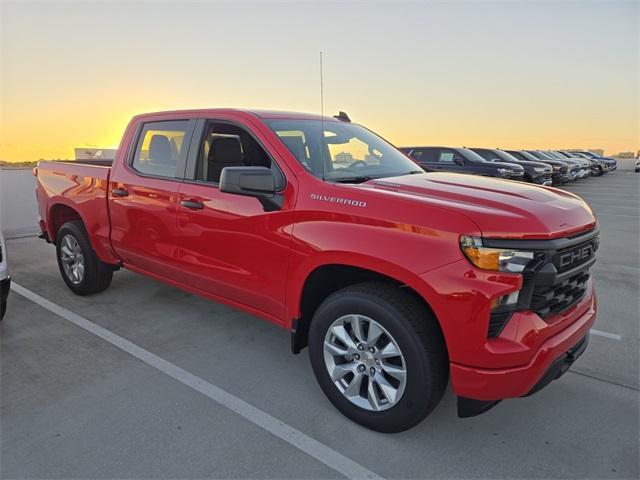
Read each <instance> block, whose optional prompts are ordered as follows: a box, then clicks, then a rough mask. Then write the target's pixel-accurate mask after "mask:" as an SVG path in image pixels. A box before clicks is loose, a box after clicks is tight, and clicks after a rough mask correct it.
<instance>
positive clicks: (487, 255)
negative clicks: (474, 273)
mask: <svg viewBox="0 0 640 480" xmlns="http://www.w3.org/2000/svg"><path fill="white" fill-rule="evenodd" d="M460 247H461V248H462V252H463V253H464V254H465V256H466V257H467V258H468V259H469V261H470V262H471V263H472V264H474V265H475V266H476V267H478V268H482V269H483V270H495V271H500V272H510V273H520V272H522V271H523V270H524V268H525V267H526V266H527V264H528V263H529V262H530V261H531V260H533V252H526V251H522V250H511V249H506V248H487V247H483V246H482V238H479V237H469V236H467V235H462V236H461V237H460Z"/></svg>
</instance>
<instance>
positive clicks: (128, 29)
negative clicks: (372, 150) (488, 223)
mask: <svg viewBox="0 0 640 480" xmlns="http://www.w3.org/2000/svg"><path fill="white" fill-rule="evenodd" d="M0 5H1V6H0V9H1V10H0V27H1V44H0V53H1V65H0V69H1V72H0V75H1V77H0V79H1V84H0V94H1V107H2V109H1V118H0V160H8V161H23V160H37V159H40V158H73V147H74V146H96V147H112V146H116V145H117V144H118V142H119V140H120V136H121V134H122V132H123V130H124V128H125V126H126V123H127V122H128V120H129V118H130V117H131V116H132V115H134V114H136V113H142V112H146V111H157V110H167V109H180V108H206V107H255V108H274V109H279V110H300V111H310V112H318V111H319V108H320V94H319V65H318V52H319V51H321V50H322V51H323V52H324V59H325V68H324V86H325V92H324V93H325V112H326V113H329V114H334V113H337V111H338V110H344V111H346V112H348V113H349V115H350V116H351V118H352V119H353V120H354V121H356V122H358V123H362V124H365V125H367V126H368V127H369V128H371V129H373V130H375V131H377V132H378V133H380V134H381V135H383V136H384V137H386V138H387V139H389V140H390V141H391V142H393V143H395V144H396V145H408V144H425V145H426V144H439V145H453V146H458V145H467V146H478V147H481V146H486V147H505V148H506V147H512V148H525V147H526V148H538V147H539V148H553V147H555V148H561V147H565V148H571V147H586V148H604V149H605V151H606V152H607V153H617V152H620V151H636V150H638V148H640V145H639V139H638V137H639V135H640V134H639V131H640V124H639V110H640V94H639V89H640V78H639V75H640V74H639V71H640V65H639V62H640V60H639V43H640V39H639V28H640V27H639V5H640V2H637V1H629V2H623V1H603V2H589V1H585V2H577V1H571V2H551V1H549V2H547V1H537V2H485V1H477V2H472V1H459V2H413V3H399V2H391V1H388V2H376V3H373V2H337V3H328V2H317V3H309V2H295V3H294V2H292V1H291V2H277V3H275V2H260V3H248V2H234V3H226V2H193V3H191V2H189V3H187V2H164V3H158V2H150V1H146V2H138V3H134V2H122V1H114V2H110V3H98V2H84V1H74V2H66V3H63V2H55V1H49V2H43V3H37V2H32V1H22V2H7V1H2V3H1V4H0Z"/></svg>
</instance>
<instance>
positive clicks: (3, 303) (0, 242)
mask: <svg viewBox="0 0 640 480" xmlns="http://www.w3.org/2000/svg"><path fill="white" fill-rule="evenodd" d="M10 286H11V278H10V277H9V265H8V264H7V245H6V244H5V243H4V237H3V236H2V232H0V320H2V319H3V318H4V313H5V312H6V311H7V297H8V296H9V287H10Z"/></svg>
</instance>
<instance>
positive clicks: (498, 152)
mask: <svg viewBox="0 0 640 480" xmlns="http://www.w3.org/2000/svg"><path fill="white" fill-rule="evenodd" d="M494 152H495V153H496V155H499V156H500V158H501V159H502V160H504V161H505V162H516V163H518V162H519V161H520V160H518V159H517V158H516V157H514V156H513V155H511V154H510V153H507V152H505V151H504V150H494Z"/></svg>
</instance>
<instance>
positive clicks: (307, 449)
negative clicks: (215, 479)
mask: <svg viewBox="0 0 640 480" xmlns="http://www.w3.org/2000/svg"><path fill="white" fill-rule="evenodd" d="M11 289H12V290H14V291H15V292H16V293H18V294H20V295H22V296H23V297H25V298H27V299H29V300H31V301H32V302H34V303H37V304H38V305H40V306H41V307H43V308H45V309H47V310H49V311H50V312H51V313H54V314H56V315H57V316H59V317H61V318H64V319H65V320H67V321H69V322H71V323H73V324H74V325H76V326H78V327H80V328H82V329H84V330H86V331H88V332H89V333H92V334H94V335H96V336H97V337H100V338H102V339H103V340H104V341H106V342H109V343H110V344H112V345H114V346H115V347H118V348H119V349H120V350H123V351H125V352H127V353H128V354H130V355H133V356H134V357H136V358H137V359H138V360H142V361H143V362H144V363H146V364H147V365H150V366H152V367H153V368H156V369H157V370H160V371H161V372H163V373H165V374H167V375H169V376H170V377H172V378H173V379H175V380H177V381H179V382H180V383H182V384H184V385H186V386H188V387H190V388H192V389H194V390H196V391H198V392H200V393H202V394H203V395H206V396H207V397H209V398H210V399H211V400H214V401H215V402H217V403H219V404H220V405H222V406H224V407H226V408H228V409H229V410H231V411H232V412H235V413H237V414H238V415H240V416H241V417H244V418H245V419H247V420H249V421H250V422H252V423H254V424H255V425H257V426H259V427H261V428H263V429H264V430H266V431H267V432H269V433H271V434H273V435H275V436H276V437H278V438H280V439H282V440H284V441H285V442H287V443H288V444H290V445H291V446H293V447H295V448H297V449H299V450H301V451H303V452H304V453H306V454H307V455H309V456H311V457H313V458H315V459H316V460H318V461H320V462H322V463H324V464H325V465H326V466H328V467H329V468H331V469H333V470H335V471H336V472H338V473H339V474H341V475H344V476H345V477H347V478H354V479H356V478H371V479H379V480H383V478H382V477H380V476H379V475H377V474H375V473H373V472H372V471H370V470H368V469H367V468H365V467H363V466H362V465H360V464H358V463H356V462H354V461H353V460H351V459H349V458H347V457H345V456H344V455H342V454H340V453H338V452H336V451H335V450H333V449H331V448H329V447H327V446H326V445H324V444H323V443H320V442H318V441H317V440H315V439H313V438H311V437H310V436H308V435H306V434H304V433H302V432H301V431H299V430H296V429H295V428H293V427H291V426H289V425H287V424H286V423H284V422H282V421H280V420H278V419H277V418H275V417H272V416H271V415H269V414H268V413H266V412H263V411H262V410H260V409H258V408H256V407H254V406H253V405H251V404H249V403H247V402H245V401H244V400H242V399H241V398H238V397H236V396H235V395H233V394H231V393H229V392H227V391H225V390H223V389H221V388H220V387H217V386H215V385H213V384H211V383H209V382H207V381H205V380H203V379H202V378H200V377H197V376H195V375H193V374H191V373H189V372H187V371H186V370H183V369H182V368H180V367H178V366H176V365H174V364H173V363H170V362H168V361H166V360H164V359H162V358H160V357H158V356H157V355H154V354H153V353H151V352H149V351H148V350H145V349H144V348H142V347H139V346H138V345H136V344H135V343H132V342H130V341H129V340H126V339H124V338H122V337H120V336H119V335H116V334H115V333H113V332H111V331H109V330H107V329H105V328H102V327H101V326H99V325H96V324H95V323H93V322H91V321H89V320H87V319H86V318H84V317H81V316H80V315H78V314H77V313H73V312H72V311H70V310H67V309H66V308H64V307H61V306H60V305H57V304H55V303H53V302H51V301H49V300H47V299H46V298H44V297H41V296H40V295H38V294H36V293H34V292H32V291H31V290H28V289H26V288H24V287H23V286H21V285H18V284H17V283H15V282H13V283H12V284H11ZM345 421H346V420H345Z"/></svg>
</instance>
